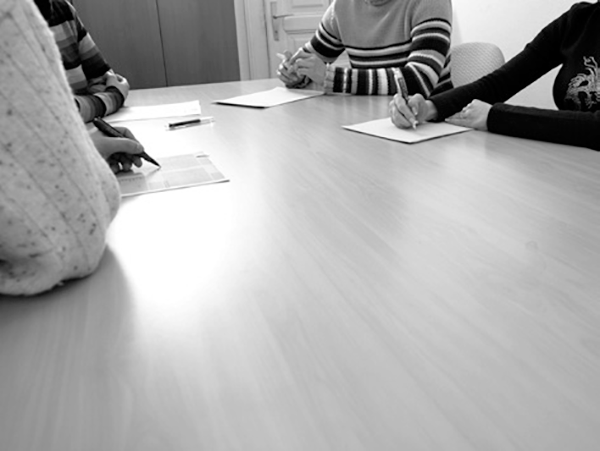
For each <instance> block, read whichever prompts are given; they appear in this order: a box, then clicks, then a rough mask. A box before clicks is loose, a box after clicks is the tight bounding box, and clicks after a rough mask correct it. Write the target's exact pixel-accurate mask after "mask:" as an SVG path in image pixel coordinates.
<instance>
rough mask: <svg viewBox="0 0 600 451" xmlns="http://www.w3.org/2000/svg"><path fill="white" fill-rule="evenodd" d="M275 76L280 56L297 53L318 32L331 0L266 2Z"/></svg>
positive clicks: (268, 0) (267, 0)
mask: <svg viewBox="0 0 600 451" xmlns="http://www.w3.org/2000/svg"><path fill="white" fill-rule="evenodd" d="M263 1H264V14H265V23H266V25H267V26H266V32H267V46H268V49H269V71H270V74H272V76H274V74H275V73H276V71H277V66H279V63H280V62H281V60H280V59H279V58H277V53H282V52H284V51H285V50H290V51H291V52H294V51H296V49H298V47H300V46H302V45H304V44H305V43H306V42H307V41H308V40H309V39H310V38H311V37H312V36H313V34H314V33H315V30H316V29H317V26H318V25H319V21H320V20H321V17H322V16H323V13H324V12H325V10H326V9H327V7H328V6H329V4H330V3H331V0H263Z"/></svg>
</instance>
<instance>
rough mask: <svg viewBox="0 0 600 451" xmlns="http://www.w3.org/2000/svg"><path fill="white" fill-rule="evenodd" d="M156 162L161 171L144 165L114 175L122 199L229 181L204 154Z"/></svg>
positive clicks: (173, 157)
mask: <svg viewBox="0 0 600 451" xmlns="http://www.w3.org/2000/svg"><path fill="white" fill-rule="evenodd" d="M156 159H157V160H158V162H159V163H160V165H161V167H160V168H158V167H156V166H154V165H152V164H149V163H146V162H144V164H143V165H142V167H141V168H134V169H133V170H132V171H130V172H123V173H120V174H117V180H118V182H119V186H120V187H121V196H122V197H127V196H135V195H138V194H146V193H154V192H158V191H166V190H170V189H177V188H188V187H192V186H198V185H207V184H209V183H220V182H227V181H229V180H228V179H227V178H225V176H224V175H223V174H222V173H221V172H220V171H219V170H218V169H217V168H216V167H215V165H214V164H213V163H212V161H210V158H208V156H207V155H176V156H171V157H165V158H156Z"/></svg>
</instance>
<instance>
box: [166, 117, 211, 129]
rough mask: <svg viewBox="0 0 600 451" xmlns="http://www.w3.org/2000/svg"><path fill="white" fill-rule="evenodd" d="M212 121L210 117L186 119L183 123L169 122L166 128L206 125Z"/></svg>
mask: <svg viewBox="0 0 600 451" xmlns="http://www.w3.org/2000/svg"><path fill="white" fill-rule="evenodd" d="M214 120H215V118H214V117H212V116H206V117H198V118H196V119H188V120H185V121H179V122H169V123H168V124H167V128H168V129H173V128H178V127H186V126H188V125H195V124H208V123H209V122H214Z"/></svg>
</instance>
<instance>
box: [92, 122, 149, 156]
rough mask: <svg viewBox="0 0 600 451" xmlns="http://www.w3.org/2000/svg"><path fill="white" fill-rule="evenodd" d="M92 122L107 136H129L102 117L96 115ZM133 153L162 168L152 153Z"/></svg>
mask: <svg viewBox="0 0 600 451" xmlns="http://www.w3.org/2000/svg"><path fill="white" fill-rule="evenodd" d="M92 122H93V123H94V125H95V126H96V128H97V129H98V130H100V131H101V132H102V133H104V134H105V135H106V136H110V137H111V138H127V136H125V135H124V134H123V133H121V132H120V131H119V130H117V129H116V128H114V127H113V126H112V125H110V124H109V123H108V122H106V121H105V120H104V119H102V118H101V117H95V118H94V120H93V121H92ZM133 155H137V156H139V157H140V158H143V159H144V160H146V161H149V162H150V163H152V164H153V165H155V166H158V167H159V168H160V164H159V163H158V161H156V160H155V159H154V158H152V157H151V156H150V155H148V154H147V153H146V152H145V151H144V152H142V153H138V154H133Z"/></svg>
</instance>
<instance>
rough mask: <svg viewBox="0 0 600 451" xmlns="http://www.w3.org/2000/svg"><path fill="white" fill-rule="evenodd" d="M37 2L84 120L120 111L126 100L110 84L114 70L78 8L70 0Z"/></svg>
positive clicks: (38, 0) (87, 120)
mask: <svg viewBox="0 0 600 451" xmlns="http://www.w3.org/2000/svg"><path fill="white" fill-rule="evenodd" d="M36 4H37V5H38V7H39V9H40V11H41V12H42V15H43V16H44V18H45V19H46V21H47V22H48V25H49V26H50V29H51V30H52V32H53V34H54V39H55V41H56V44H57V45H58V48H59V50H60V54H61V57H62V61H63V66H64V68H65V71H66V73H67V79H68V81H69V84H70V85H71V89H72V91H73V93H74V94H75V101H76V103H77V106H78V107H79V113H80V114H81V117H82V118H83V120H84V121H85V122H90V121H91V120H92V119H93V118H94V117H97V116H106V115H109V114H112V113H114V112H116V111H117V110H119V108H121V106H123V103H124V102H125V99H124V98H123V95H122V94H121V92H120V91H119V90H118V89H116V88H115V87H107V86H106V84H105V82H106V76H107V74H111V73H113V72H112V69H111V67H110V66H109V65H108V63H107V62H106V61H105V59H104V58H103V57H102V54H101V53H100V50H99V49H98V47H97V46H96V44H95V43H94V41H93V40H92V37H91V36H90V34H89V33H88V31H87V30H86V28H85V26H84V25H83V23H82V22H81V19H80V18H79V16H78V15H77V11H76V10H75V8H74V7H73V6H72V5H71V4H70V3H69V2H67V1H66V0H36Z"/></svg>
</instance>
